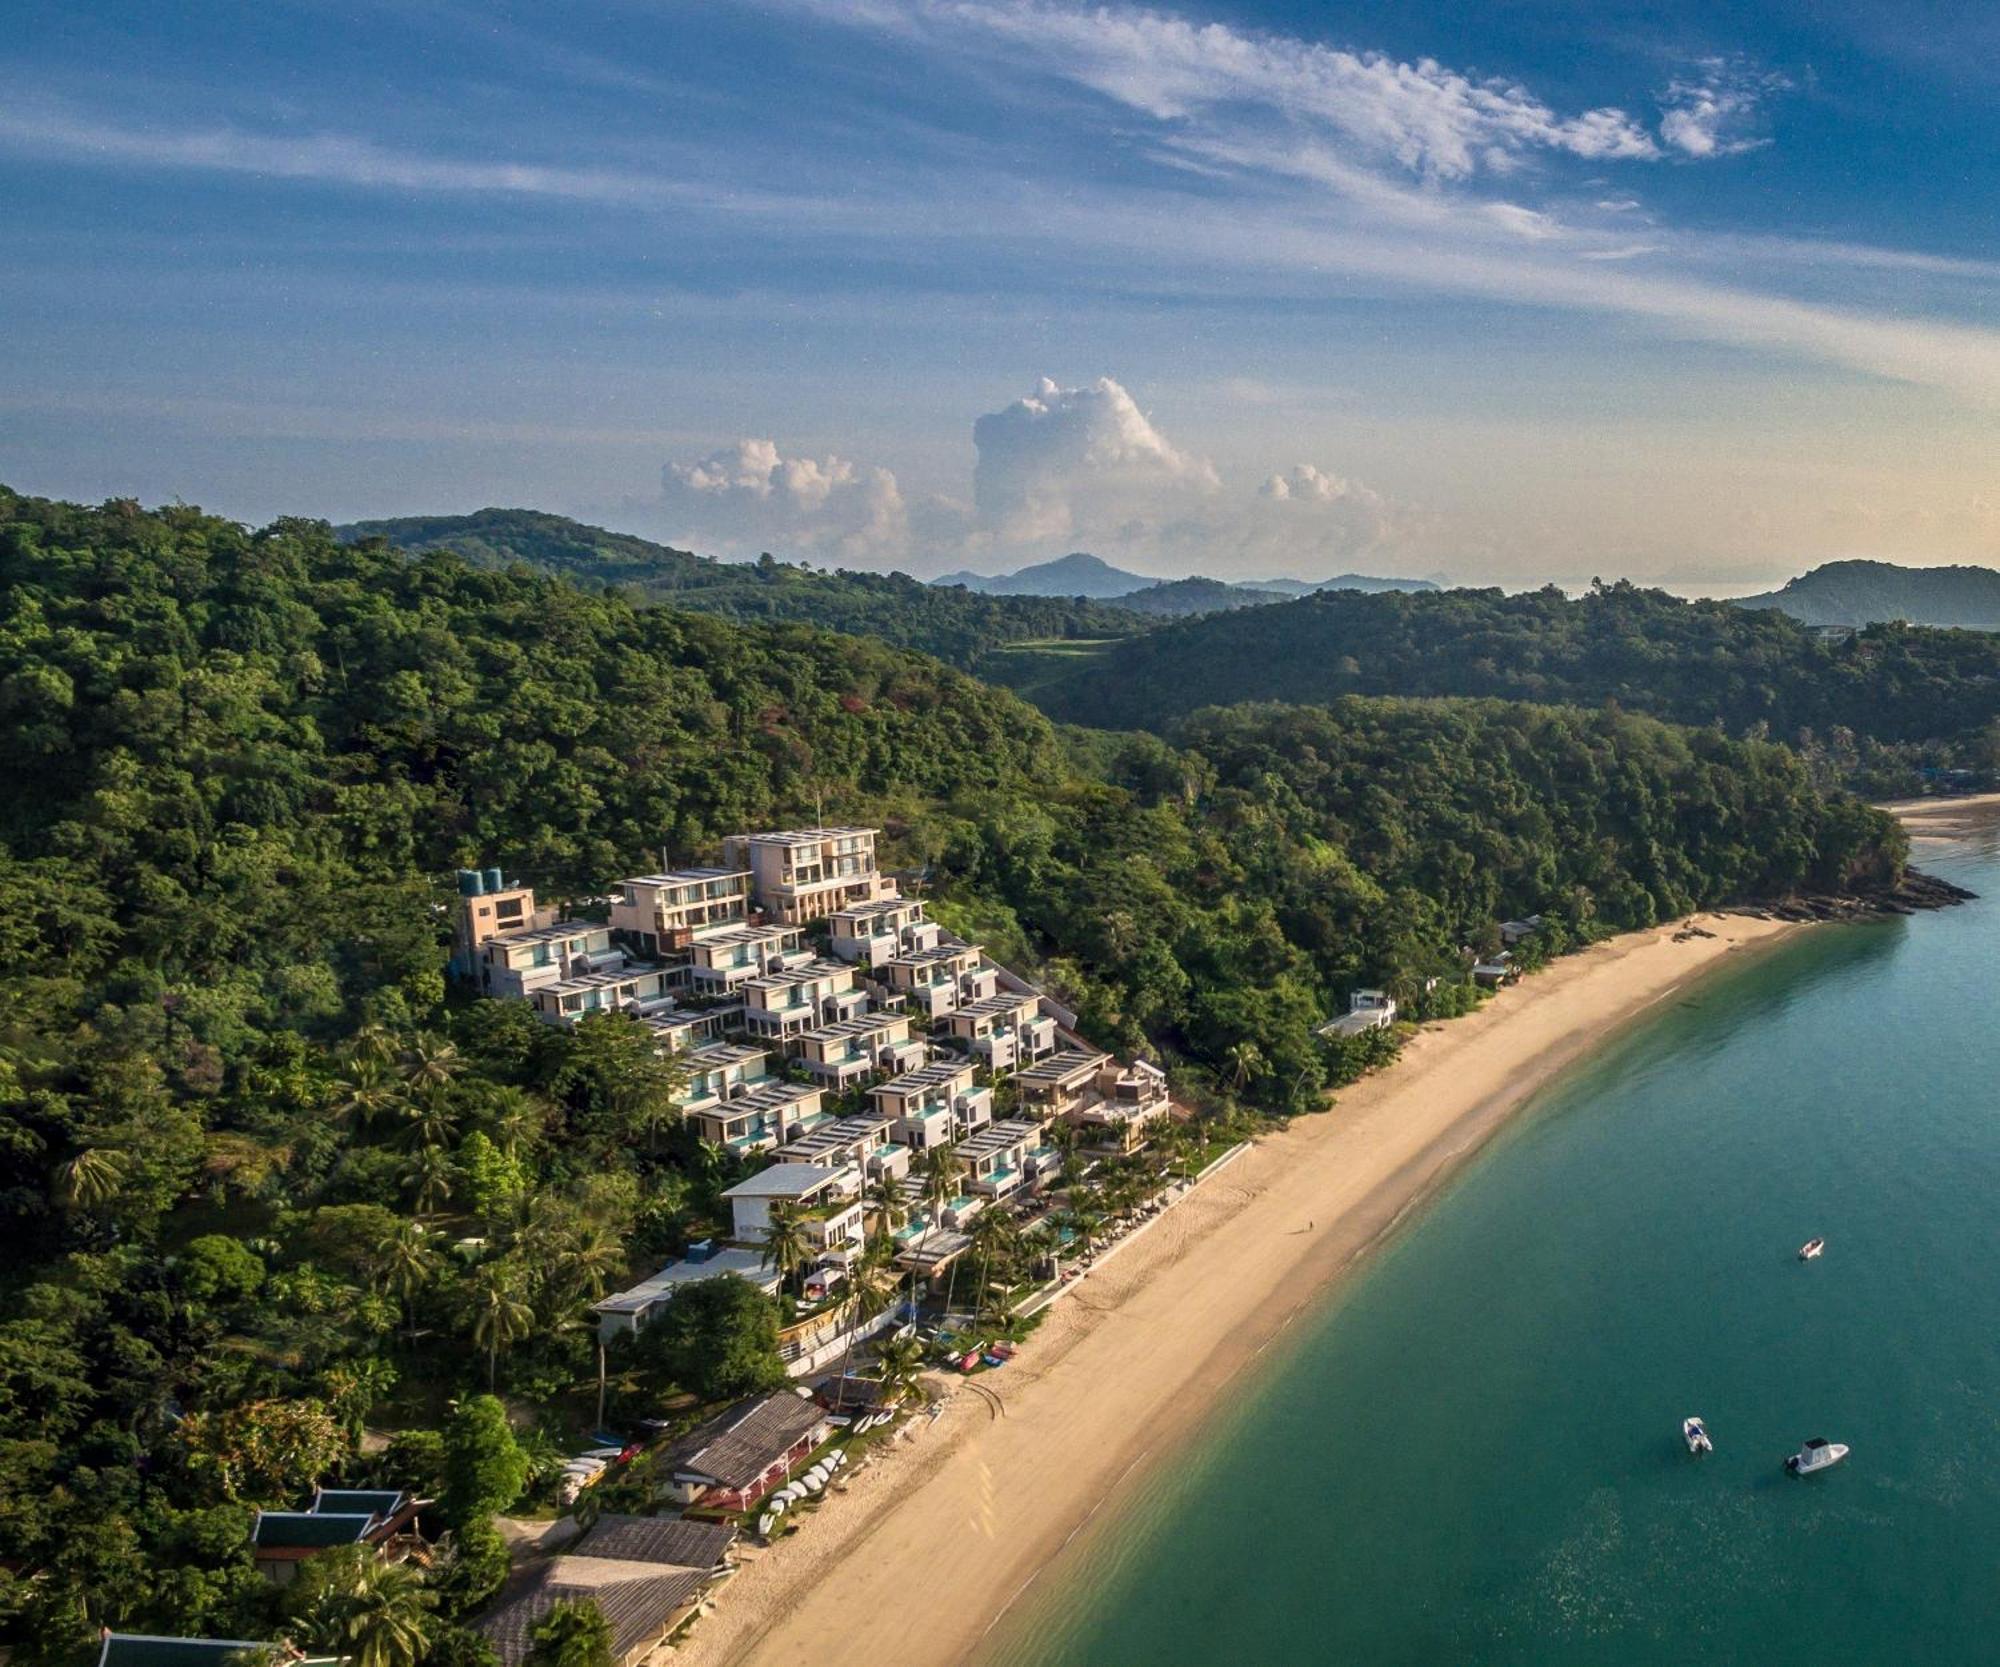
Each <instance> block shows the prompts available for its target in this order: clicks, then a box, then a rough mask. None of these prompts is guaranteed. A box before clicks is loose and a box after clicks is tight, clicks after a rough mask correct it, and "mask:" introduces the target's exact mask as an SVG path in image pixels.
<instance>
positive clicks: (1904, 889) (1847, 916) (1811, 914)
mask: <svg viewBox="0 0 2000 1667" xmlns="http://www.w3.org/2000/svg"><path fill="white" fill-rule="evenodd" d="M1978 895H1979V894H1978V893H1977V892H1972V891H1967V890H1966V889H1965V887H1963V886H1957V885H1953V884H1952V883H1951V881H1949V880H1940V879H1939V878H1938V877H1937V876H1936V875H1935V874H1925V873H1923V872H1921V871H1920V870H1918V869H1914V868H1912V869H1909V870H1908V871H1906V872H1905V873H1904V875H1903V877H1902V878H1901V879H1900V880H1898V881H1897V882H1896V883H1895V884H1894V885H1893V886H1881V887H1877V888H1873V889H1871V890H1868V891H1861V892H1819V893H1814V894H1812V895H1810V896H1802V897H1787V898H1786V899H1785V900H1784V901H1783V902H1780V903H1773V904H1770V905H1769V906H1768V907H1765V908H1760V909H1748V910H1745V911H1744V912H1745V913H1747V914H1752V915H1755V916H1757V918H1758V919H1760V920H1792V921H1806V920H1875V919H1880V918H1881V917H1882V916H1884V915H1913V914H1917V913H1919V912H1920V911H1922V910H1925V909H1949V908H1953V907H1955V906H1956V905H1957V904H1960V903H1970V902H1971V901H1972V900H1973V899H1974V898H1975V897H1977V896H1978Z"/></svg>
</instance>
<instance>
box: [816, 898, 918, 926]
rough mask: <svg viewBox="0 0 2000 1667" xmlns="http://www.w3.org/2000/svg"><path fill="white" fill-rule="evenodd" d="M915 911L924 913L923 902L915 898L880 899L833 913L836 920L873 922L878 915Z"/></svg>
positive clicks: (856, 904)
mask: <svg viewBox="0 0 2000 1667" xmlns="http://www.w3.org/2000/svg"><path fill="white" fill-rule="evenodd" d="M912 910H914V911H915V912H916V913H918V914H922V913H923V912H924V905H923V903H922V901H921V900H920V899H918V898H915V897H878V898H876V899H875V901H874V902H872V903H855V904H853V905H851V906H850V907H848V908H845V909H836V910H834V912H833V918H834V919H835V920H856V921H860V920H873V919H875V918H876V917H877V916H878V915H891V914H894V915H900V914H908V913H910V912H911V911H912Z"/></svg>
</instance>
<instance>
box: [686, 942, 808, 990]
mask: <svg viewBox="0 0 2000 1667" xmlns="http://www.w3.org/2000/svg"><path fill="white" fill-rule="evenodd" d="M687 958H688V981H689V982H690V983H691V984H692V985H693V986H694V989H695V992H696V993H697V994H698V995H705V996H731V995H734V994H735V993H736V992H737V991H738V990H740V989H741V988H742V987H743V986H744V985H745V984H747V983H749V982H750V980H751V979H753V978H768V977H769V976H770V975H771V974H773V973H778V972H789V971H791V970H792V969H793V968H794V967H803V966H806V965H809V964H810V963H811V961H812V959H813V953H812V951H811V950H809V949H807V948H805V947H804V945H803V944H802V943H801V942H800V932H799V929H798V928H797V927H796V926H733V927H725V928H724V929H722V930H721V931H717V932H710V933H705V934H703V935H702V936H701V937H698V938H696V939H695V940H694V942H693V943H692V944H690V945H689V946H688V950H687Z"/></svg>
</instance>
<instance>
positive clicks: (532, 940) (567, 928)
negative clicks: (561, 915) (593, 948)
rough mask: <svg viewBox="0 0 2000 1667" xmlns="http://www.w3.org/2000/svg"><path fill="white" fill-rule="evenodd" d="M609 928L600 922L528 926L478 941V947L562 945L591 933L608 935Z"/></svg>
mask: <svg viewBox="0 0 2000 1667" xmlns="http://www.w3.org/2000/svg"><path fill="white" fill-rule="evenodd" d="M610 930H611V928H610V927H608V926H606V925H605V924H604V922H603V921H601V920H559V921H557V922H556V923H555V925H553V926H528V927H524V928H522V929H521V930H520V931H518V932H495V933H493V934H492V935H491V936H490V937H487V938H484V939H482V940H481V941H480V945H479V947H480V948H481V949H485V948H486V947H488V945H491V944H499V945H502V946H503V947H505V948H509V949H511V948H513V947H514V945H516V944H527V945H533V944H538V943H562V942H564V941H565V940H567V939H569V938H580V937H586V936H588V935H589V934H590V933H592V932H604V933H607V934H608V933H609V932H610Z"/></svg>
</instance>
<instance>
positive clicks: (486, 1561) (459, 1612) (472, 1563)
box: [431, 1517, 509, 1620]
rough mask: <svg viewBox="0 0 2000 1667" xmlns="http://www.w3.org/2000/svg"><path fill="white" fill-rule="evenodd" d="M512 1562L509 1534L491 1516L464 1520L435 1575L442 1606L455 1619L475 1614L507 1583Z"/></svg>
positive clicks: (448, 1615)
mask: <svg viewBox="0 0 2000 1667" xmlns="http://www.w3.org/2000/svg"><path fill="white" fill-rule="evenodd" d="M508 1566H509V1558H508V1553H507V1540H506V1537H505V1536H504V1535H503V1534H502V1533H501V1532H500V1530H499V1529H498V1528H496V1527H494V1525H493V1519H492V1518H491V1517H473V1518H471V1519H470V1520H469V1521H466V1522H462V1523H460V1524H459V1525H458V1526H457V1527H456V1528H454V1529H453V1530H452V1532H451V1541H450V1544H449V1547H448V1548H447V1550H446V1552H445V1556H444V1559H443V1561H442V1562H441V1563H440V1564H439V1565H438V1566H437V1568H436V1569H435V1570H434V1571H433V1573H432V1576H431V1584H432V1586H433V1587H434V1588H435V1589H436V1591H437V1602H438V1608H439V1609H440V1610H442V1611H443V1613H444V1614H445V1615H446V1616H447V1617H449V1618H451V1619H453V1620H456V1619H458V1618H459V1617H461V1616H464V1615H469V1614H471V1613H472V1612H473V1611H474V1610H475V1609H477V1608H478V1607H479V1606H480V1605H481V1604H483V1603H484V1602H485V1601H486V1600H487V1599H488V1598H490V1597H491V1596H492V1595H493V1594H494V1593H495V1592H497V1591H499V1590H500V1588H501V1586H502V1585H503V1584H505V1582H506V1579H507V1570H508Z"/></svg>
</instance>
